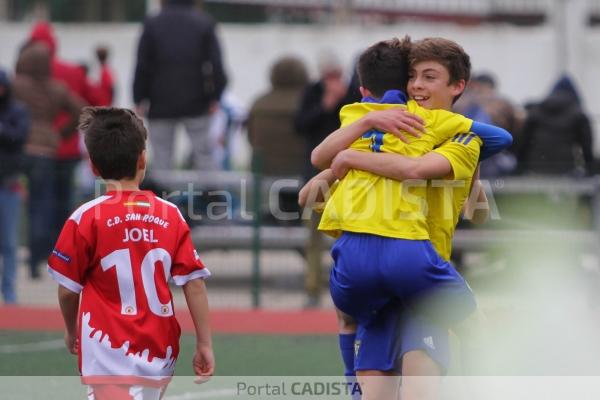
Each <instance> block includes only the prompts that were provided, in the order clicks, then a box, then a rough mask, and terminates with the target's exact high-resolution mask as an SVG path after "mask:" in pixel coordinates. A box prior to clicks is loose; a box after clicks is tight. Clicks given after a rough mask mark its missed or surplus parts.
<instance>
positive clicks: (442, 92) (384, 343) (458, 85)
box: [304, 41, 510, 372]
mask: <svg viewBox="0 0 600 400" xmlns="http://www.w3.org/2000/svg"><path fill="white" fill-rule="evenodd" d="M424 42H426V41H422V42H420V43H421V45H422V43H424ZM455 45H456V44H455V43H453V42H449V41H446V42H443V41H442V42H441V43H440V42H437V43H435V45H434V46H433V47H434V48H435V47H436V46H441V50H444V47H446V50H448V49H449V52H450V55H448V51H446V52H444V51H440V52H438V53H433V54H434V55H435V54H437V56H436V57H435V58H434V59H435V60H436V63H437V67H439V68H438V70H437V71H434V72H435V73H437V74H439V73H440V71H441V72H445V73H446V77H447V78H448V79H446V80H443V79H441V78H439V76H432V74H431V72H432V71H429V70H428V71H427V72H428V75H427V76H426V77H425V78H420V79H419V80H418V82H421V80H422V79H426V80H432V81H433V80H435V79H434V78H439V79H438V83H439V82H441V81H443V84H438V85H437V87H429V90H430V92H425V91H424V92H423V93H421V94H419V93H416V94H415V91H414V90H413V91H412V93H411V85H410V83H409V93H410V94H412V95H414V96H415V98H416V99H418V100H419V101H420V102H421V103H423V105H424V106H427V107H431V108H442V109H449V108H450V107H451V104H452V101H453V99H454V98H455V97H458V96H459V95H460V93H462V90H463V89H464V84H465V82H466V80H467V79H468V75H469V68H470V64H469V60H468V56H466V55H465V54H464V52H463V51H462V49H461V48H460V47H457V46H455ZM415 47H416V48H419V47H420V46H419V45H416V46H415ZM421 47H422V46H421ZM456 49H459V51H456ZM439 50H440V49H438V51H439ZM453 51H454V54H453V55H452V53H453ZM417 53H418V52H417ZM417 53H412V52H411V54H417ZM429 56H431V54H429ZM411 58H412V61H413V63H415V61H418V58H415V57H411ZM444 61H445V62H444ZM457 66H458V67H459V69H460V66H463V67H464V68H463V71H464V73H463V74H462V75H461V74H460V73H458V72H457V71H456V69H457ZM450 71H452V75H450ZM433 75H435V74H433ZM457 75H458V77H457ZM412 81H414V79H411V82H412ZM419 85H421V83H419ZM430 86H431V85H430ZM436 91H437V92H436ZM386 113H387V115H384V114H386ZM375 114H376V113H372V115H371V122H370V123H371V124H372V123H373V118H374V117H375ZM390 116H392V117H395V115H394V111H393V110H389V111H384V112H380V113H379V117H380V120H379V121H377V122H376V124H375V125H372V126H377V127H379V128H382V129H388V128H389V129H390V130H391V129H395V126H394V125H389V121H390V120H389V119H386V118H387V117H390ZM363 119H366V118H363ZM360 126H361V125H360V124H359V123H357V124H354V126H351V127H349V128H346V130H347V131H348V133H349V135H348V134H347V135H346V138H345V139H344V140H348V137H350V138H352V140H353V138H355V137H356V136H357V135H356V133H358V135H360V133H361V132H364V129H362V130H361V128H360ZM479 128H480V127H479ZM351 129H354V132H352V131H351ZM467 132H468V130H467V131H466V132H465V133H464V134H461V135H459V136H456V137H455V138H454V139H451V140H449V141H448V144H447V145H446V144H445V145H444V146H448V147H452V149H448V150H447V151H448V153H449V154H451V155H452V154H454V153H457V154H460V153H461V151H462V149H460V148H455V147H456V146H459V145H460V146H464V147H468V148H469V149H474V150H473V151H472V152H471V160H474V161H473V170H474V167H475V166H476V165H477V160H478V158H479V146H480V145H481V141H480V140H479V138H477V137H476V136H475V135H471V134H469V133H467ZM337 133H338V132H336V133H334V134H333V135H332V137H334V139H333V141H335V140H337V141H338V143H339V138H340V136H339V135H338V137H335V135H336V134H337ZM496 134H497V133H496ZM488 137H489V136H488ZM501 137H502V135H500V136H498V137H496V140H498V138H501ZM330 142H331V140H330ZM374 142H375V145H376V144H377V141H376V140H375V141H374ZM492 142H493V141H492ZM501 142H503V143H504V144H502V143H501ZM509 142H510V139H508V140H507V139H506V137H504V138H501V139H500V141H499V142H498V141H497V142H495V143H493V144H494V145H495V146H496V149H493V147H494V146H490V149H489V150H491V151H499V150H500V148H501V147H502V146H504V145H506V144H507V143H509ZM452 143H454V144H455V145H453V146H450V144H452ZM330 144H331V143H330ZM329 147H331V146H329ZM334 147H335V145H334ZM352 147H357V146H354V145H353V146H352ZM329 150H330V149H325V150H323V149H317V150H316V152H317V153H318V152H319V151H321V153H323V152H326V151H329ZM336 151H339V148H338V149H334V152H333V153H331V152H330V154H335V152H336ZM375 153H376V152H373V153H368V152H361V151H356V150H352V152H350V150H348V151H345V152H342V153H341V154H340V155H339V156H338V157H337V158H336V160H335V161H334V164H333V167H334V171H335V172H337V173H338V174H340V171H341V172H342V174H343V175H345V172H346V170H347V169H348V168H349V167H355V166H354V165H352V164H350V163H351V162H353V160H354V159H353V158H352V157H354V156H357V158H358V159H359V161H360V159H361V157H363V156H369V157H370V158H371V159H374V161H373V160H372V162H374V163H375V165H377V166H378V167H379V168H382V169H383V170H385V171H386V172H387V171H388V170H386V168H388V167H390V165H394V164H389V162H390V160H393V161H395V160H396V159H401V157H400V156H398V155H391V154H375ZM313 155H314V154H313ZM321 155H322V154H321ZM372 156H376V157H372ZM429 157H430V156H429V155H426V156H424V157H423V159H425V160H428V158H429ZM314 158H315V160H313V161H317V163H318V162H319V160H318V154H317V157H314ZM442 158H443V157H442ZM365 159H366V158H365ZM383 159H385V162H383ZM407 160H408V161H406V165H408V166H409V167H408V172H406V171H407V169H406V168H404V169H402V168H401V169H400V171H401V172H398V170H396V169H393V168H392V169H391V170H392V172H391V173H390V174H392V178H395V177H396V176H397V175H393V174H398V173H405V174H410V173H411V172H412V171H413V169H412V167H413V164H412V163H410V161H413V160H412V159H410V158H409V159H407ZM417 160H420V159H417ZM444 160H446V159H444ZM449 160H451V158H449ZM401 162H405V160H404V159H403V160H402V161H401ZM442 164H443V163H442ZM467 164H469V162H467ZM424 165H425V167H423V171H427V165H429V164H428V163H425V164H424ZM469 165H470V164H469ZM401 167H405V165H401ZM444 167H445V166H444V165H442V167H441V168H444ZM446 167H448V169H449V170H448V171H447V172H451V171H452V165H451V164H449V163H448V160H446ZM469 168H470V167H469V166H467V165H465V168H464V169H465V170H469ZM357 169H358V168H357ZM360 169H362V170H369V168H365V167H361V168H360ZM415 171H420V169H419V168H417V169H416V170H415ZM373 172H379V171H373ZM324 174H325V175H329V178H326V179H328V180H331V179H332V177H333V175H332V173H331V172H330V171H329V172H324ZM444 175H446V172H444V173H443V174H440V175H437V176H440V177H442V176H444ZM455 175H457V176H455V178H459V175H458V174H456V171H455ZM466 175H468V179H470V178H471V177H472V175H473V171H472V170H471V171H470V173H467V174H466ZM466 175H465V176H466ZM406 177H408V178H410V177H412V176H411V175H407V176H404V177H403V178H406ZM414 177H416V178H427V177H430V176H423V177H421V176H414ZM345 180H346V179H343V180H342V181H341V183H340V187H343V184H344V181H345ZM440 183H444V182H440ZM463 184H464V185H463ZM461 185H462V186H463V187H464V189H463V192H464V195H465V196H466V195H467V194H468V192H469V189H470V186H471V185H470V183H469V182H464V181H463V182H462V183H461ZM442 186H444V187H448V185H445V184H444V185H442ZM459 186H460V185H459ZM338 191H339V188H338V189H337V190H336V193H338ZM427 191H428V196H430V195H431V196H437V195H440V194H441V195H442V197H444V196H445V195H446V194H447V193H448V192H449V191H448V189H444V188H443V187H442V188H440V190H437V191H435V190H432V191H430V190H429V189H427ZM429 192H431V194H430V193H429ZM450 192H452V189H450ZM304 194H306V191H304ZM459 194H460V193H459ZM333 196H334V197H335V196H336V194H335V193H334V195H333ZM464 199H465V197H460V196H457V197H456V201H455V202H454V204H451V205H450V204H448V202H445V203H446V206H445V207H440V208H438V210H440V211H439V212H438V211H435V210H431V202H429V203H430V211H431V212H429V213H428V214H427V215H428V217H427V221H426V223H427V225H428V227H427V230H429V231H431V230H432V227H433V230H435V231H436V233H438V232H439V233H440V236H439V237H438V240H436V242H437V245H438V247H437V248H440V249H441V248H443V249H445V250H444V251H443V253H444V255H447V254H448V255H449V248H450V247H449V246H450V243H449V240H450V237H451V235H452V233H453V229H454V225H455V222H456V221H455V220H456V218H457V217H458V212H459V210H460V206H458V208H456V207H457V206H456V205H457V204H462V202H464ZM326 211H327V209H326ZM448 216H449V217H448ZM438 217H440V218H441V221H442V223H439V222H436V221H438V220H439V218H438ZM446 220H448V222H449V223H444V221H446ZM436 224H437V225H436ZM435 226H438V227H440V228H442V229H441V230H439V231H438V229H437V228H436V227H435ZM432 238H434V237H433V236H432ZM336 245H337V244H336ZM403 255H404V254H402V253H400V254H396V255H395V256H396V257H397V258H398V257H402V256H403ZM334 256H336V249H334ZM371 257H372V258H373V262H372V263H371V264H375V263H377V261H378V260H377V258H378V257H377V255H376V254H375V255H373V253H371ZM379 258H380V257H379ZM336 261H337V260H336ZM398 264H399V263H398ZM442 264H443V263H442ZM336 267H337V263H336ZM336 267H334V271H332V280H336V279H337V278H338V277H336V276H335V274H336V273H339V271H336ZM399 268H400V267H399ZM444 268H445V267H441V269H438V270H436V271H435V272H437V273H439V272H441V271H444ZM342 269H343V268H342ZM443 274H445V272H443ZM340 275H342V279H346V280H347V282H345V283H346V284H347V283H348V281H349V279H348V275H354V274H348V273H347V271H342V273H341V274H340ZM393 275H394V273H393V272H392V273H391V274H390V275H389V276H385V279H389V278H391V279H393V278H394V277H393ZM448 276H449V278H448V279H449V280H453V279H456V282H458V284H457V285H456V286H455V287H456V288H460V282H461V278H458V277H457V276H456V275H454V274H452V273H449V274H448ZM404 277H407V276H406V275H405V276H404ZM408 277H409V278H410V276H408ZM336 283H337V282H334V284H332V295H334V299H335V294H334V293H333V292H334V290H337V288H335V284H336ZM434 283H435V282H434ZM463 283H464V282H463ZM442 284H444V283H443V282H442ZM385 286H386V285H382V290H385V289H386V288H385ZM343 290H346V288H344V289H343ZM388 290H389V289H388ZM461 290H462V289H458V290H456V292H455V293H459V294H460V291H461ZM450 292H452V290H451V291H450ZM464 293H470V292H468V291H467V290H465V292H464ZM466 297H468V295H467V296H466ZM398 298H401V297H400V296H399V297H398ZM398 298H396V299H395V300H394V301H392V302H390V303H389V304H388V305H386V306H385V308H381V309H378V310H376V311H375V312H376V313H379V314H380V317H379V318H378V319H379V322H377V321H376V322H375V323H368V324H367V328H370V329H366V330H367V331H369V330H370V331H371V333H373V331H377V330H378V329H380V328H382V327H385V326H386V324H387V328H386V329H389V328H390V321H389V320H388V319H386V318H382V317H384V315H385V314H386V313H391V314H392V315H399V313H398V308H399V307H400V306H401V305H402V302H400V303H398V302H397V301H398ZM363 300H364V297H363ZM402 300H404V299H402ZM336 304H337V303H336ZM344 306H345V305H342V309H343V307H344ZM347 309H350V310H351V312H353V311H354V310H352V307H348V308H347ZM359 318H360V317H359ZM395 319H396V320H398V318H395ZM382 321H384V323H383V325H382ZM359 322H360V320H359ZM399 322H400V321H399V320H398V321H396V322H394V319H392V321H391V323H392V326H391V328H392V329H393V328H394V326H393V325H394V324H396V325H397V323H399ZM378 323H379V325H380V326H379V328H378V327H377V326H378ZM362 325H363V330H365V328H364V325H365V324H364V323H363V324H362ZM424 326H426V324H425V325H423V324H421V323H416V324H415V323H414V322H413V323H412V325H411V326H409V327H407V326H406V325H405V326H404V328H403V329H401V331H405V332H407V331H408V333H409V334H412V336H413V337H412V338H411V337H410V335H409V336H404V335H403V337H402V338H401V339H402V340H401V341H402V343H400V345H401V348H394V347H397V344H398V343H396V342H397V341H394V340H393V339H394V338H390V337H388V338H387V339H385V337H382V338H381V341H380V342H379V343H378V346H379V347H381V348H383V349H386V351H387V353H388V354H396V355H397V354H398V351H400V352H401V354H405V358H406V357H407V356H409V355H410V354H409V352H411V351H412V350H413V349H414V350H420V349H421V348H423V347H424V348H425V349H427V348H436V345H435V344H436V343H435V342H436V340H434V337H439V336H441V337H442V340H443V339H444V334H445V336H446V337H447V333H446V331H445V330H444V329H439V328H437V327H435V333H436V334H435V335H428V336H424V337H421V339H429V340H428V341H427V340H425V341H423V340H422V341H421V342H419V341H418V340H416V339H418V338H417V337H418V336H419V334H421V333H423V332H427V330H423V329H422V328H423V327H424ZM373 328H375V329H373ZM360 330H361V329H359V333H360ZM430 331H431V330H430ZM380 333H381V332H380ZM415 335H416V336H415ZM359 336H362V338H363V339H364V338H369V337H370V338H371V340H370V341H372V339H374V338H376V336H373V335H372V334H371V335H369V334H366V335H365V333H364V332H363V334H362V335H359ZM446 341H447V338H446ZM341 342H342V335H341V337H340V344H341V345H342V343H341ZM362 342H363V343H362V344H363V346H360V347H364V345H365V344H366V343H365V341H364V340H362ZM411 346H412V349H411ZM341 347H343V346H341ZM440 347H441V348H444V346H440ZM445 347H446V348H447V346H445ZM342 352H344V351H343V349H342ZM361 353H363V351H362V349H361V348H359V352H358V353H357V369H359V370H361V369H363V370H364V369H365V368H364V367H365V362H367V364H368V361H367V359H368V357H362V358H363V359H364V360H361V356H362V354H361ZM434 353H435V352H434ZM441 353H443V352H441ZM419 355H420V354H419ZM432 358H433V359H435V360H436V361H437V362H438V363H439V364H441V365H442V367H443V366H445V364H446V363H445V362H444V359H447V354H440V352H437V353H435V354H434V355H433V356H432ZM393 361H394V358H393V357H388V364H387V365H384V368H380V367H378V368H373V369H374V370H378V371H389V370H392V368H393V365H392V364H391V363H393ZM371 362H373V359H371ZM361 364H363V365H362V366H361ZM406 365H410V363H406V364H405V367H406ZM434 365H435V364H434ZM347 367H348V366H347ZM367 369H369V368H367ZM363 372H364V371H363ZM403 372H407V371H403Z"/></svg>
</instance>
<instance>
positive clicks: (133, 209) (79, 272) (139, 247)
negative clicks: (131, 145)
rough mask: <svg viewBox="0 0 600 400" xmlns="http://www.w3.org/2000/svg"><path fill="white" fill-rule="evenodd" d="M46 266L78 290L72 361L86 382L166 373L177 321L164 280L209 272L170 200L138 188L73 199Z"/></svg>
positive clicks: (176, 346)
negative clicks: (77, 338)
mask: <svg viewBox="0 0 600 400" xmlns="http://www.w3.org/2000/svg"><path fill="white" fill-rule="evenodd" d="M48 271H49V272H50V275H51V276H52V278H53V279H54V280H56V281H57V282H58V283H59V284H60V285H62V286H64V287H65V288H67V289H69V290H71V291H73V292H76V293H79V292H81V304H80V308H79V336H80V342H79V343H80V353H79V367H80V370H81V374H82V376H83V378H84V381H85V380H86V378H87V382H86V383H100V382H102V381H103V380H104V378H109V377H111V376H113V377H114V376H119V377H121V378H123V377H154V379H156V380H161V379H162V378H165V377H169V376H171V375H172V374H173V371H174V368H175V361H176V359H177V356H178V354H179V337H180V333H181V329H180V327H179V324H178V323H177V320H176V319H175V315H174V309H173V298H172V294H171V291H170V290H169V284H168V282H169V280H171V279H172V280H173V281H174V282H175V284H177V285H179V286H181V285H184V284H185V283H186V282H188V281H190V280H192V279H197V278H206V277H208V276H209V275H210V272H209V271H208V269H206V268H205V267H204V265H203V264H202V261H200V257H199V256H198V253H197V252H196V251H195V250H194V247H193V245H192V241H191V238H190V229H189V227H188V225H187V223H186V222H185V220H184V219H183V216H182V215H181V213H180V212H179V210H178V209H177V207H176V206H175V205H173V204H171V203H169V202H167V201H165V200H162V199H161V198H159V197H156V196H155V195H154V194H152V193H151V192H145V191H136V192H108V193H107V194H106V195H104V196H101V197H98V198H97V199H95V200H92V201H90V202H88V203H86V204H84V205H82V206H81V207H79V208H78V209H77V210H76V211H75V212H74V213H73V215H71V217H70V218H69V220H68V221H67V222H66V223H65V226H64V227H63V230H62V232H61V234H60V236H59V238H58V242H57V243H56V247H55V248H54V250H53V251H52V254H51V255H50V257H49V259H48ZM120 381H121V382H123V380H122V379H120Z"/></svg>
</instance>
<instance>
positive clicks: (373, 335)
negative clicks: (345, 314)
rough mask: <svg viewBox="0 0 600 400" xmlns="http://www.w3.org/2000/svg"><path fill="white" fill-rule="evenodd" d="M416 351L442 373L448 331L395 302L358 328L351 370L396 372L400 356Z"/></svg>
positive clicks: (445, 365)
mask: <svg viewBox="0 0 600 400" xmlns="http://www.w3.org/2000/svg"><path fill="white" fill-rule="evenodd" d="M416 350H421V351H424V352H425V353H427V355H428V356H429V357H430V358H431V359H432V360H433V361H435V362H436V363H437V364H438V365H439V366H440V368H441V370H442V373H444V374H445V373H446V372H447V371H448V366H449V364H450V345H449V340H448V330H446V329H443V328H440V327H438V326H436V325H435V324H433V323H431V322H429V321H428V320H427V319H425V318H421V317H416V316H414V315H412V314H411V313H410V312H407V310H405V309H402V307H401V306H399V305H398V304H397V303H390V304H388V305H387V306H385V307H384V308H383V309H381V310H380V312H379V313H378V317H377V318H376V319H375V320H372V321H371V322H370V323H369V324H368V325H363V324H359V325H358V330H357V332H356V342H355V357H354V369H355V370H356V371H365V370H376V371H395V372H398V373H400V372H401V371H402V367H401V365H402V364H401V363H402V357H403V356H404V354H406V353H408V352H409V351H416Z"/></svg>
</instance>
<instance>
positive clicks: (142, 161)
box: [137, 150, 146, 171]
mask: <svg viewBox="0 0 600 400" xmlns="http://www.w3.org/2000/svg"><path fill="white" fill-rule="evenodd" d="M137 169H138V171H139V170H141V169H143V170H145V169H146V150H142V152H141V153H140V156H139V157H138V160H137Z"/></svg>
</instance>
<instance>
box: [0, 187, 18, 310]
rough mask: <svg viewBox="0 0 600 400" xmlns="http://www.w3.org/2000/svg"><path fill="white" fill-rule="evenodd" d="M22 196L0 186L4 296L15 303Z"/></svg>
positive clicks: (0, 244) (0, 239)
mask: <svg viewBox="0 0 600 400" xmlns="http://www.w3.org/2000/svg"><path fill="white" fill-rule="evenodd" d="M20 208H21V197H20V195H19V193H18V192H16V191H14V190H12V189H10V188H5V187H2V186H0V256H1V257H2V267H3V268H2V298H3V299H4V302H5V303H6V304H11V303H15V302H16V301H17V295H16V294H15V276H16V272H17V244H18V239H19V219H20V211H21V210H20Z"/></svg>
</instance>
